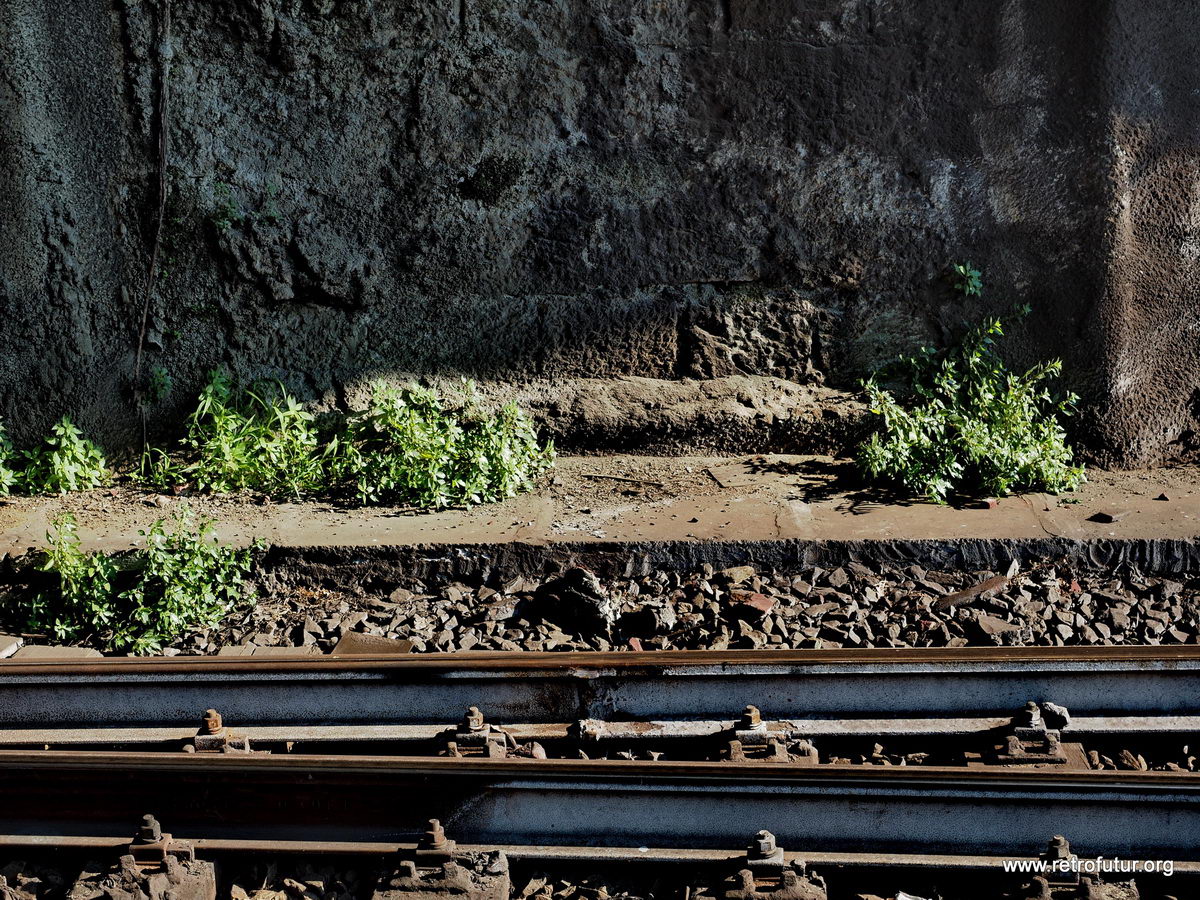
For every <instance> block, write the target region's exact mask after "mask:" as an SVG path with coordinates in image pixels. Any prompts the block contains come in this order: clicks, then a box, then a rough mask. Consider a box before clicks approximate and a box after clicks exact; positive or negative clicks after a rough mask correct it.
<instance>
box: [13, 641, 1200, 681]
mask: <svg viewBox="0 0 1200 900" xmlns="http://www.w3.org/2000/svg"><path fill="white" fill-rule="evenodd" d="M1022 664H1048V665H1072V664H1077V665H1105V664H1113V665H1119V664H1134V665H1144V666H1153V667H1161V668H1173V667H1179V668H1182V669H1195V668H1198V667H1200V645H1179V646H1170V647H1162V646H1157V647H1155V646H1105V647H954V648H897V649H885V648H870V649H861V650H847V649H838V650H832V649H831V650H655V651H644V652H638V651H617V652H563V653H557V652H508V651H482V652H479V651H465V652H454V653H427V654H411V655H405V656H396V655H363V656H314V657H300V658H295V659H288V658H277V657H264V658H255V657H253V656H250V657H223V656H190V657H184V656H174V657H102V658H98V659H97V658H87V659H79V660H72V659H30V660H23V659H20V658H15V659H7V660H0V681H3V680H4V679H5V678H10V677H18V676H25V677H28V676H34V677H36V676H46V677H103V676H126V675H211V676H218V675H225V674H239V675H302V674H309V675H312V674H315V675H321V674H334V673H353V672H396V673H401V672H404V673H411V674H414V675H415V674H417V673H422V672H423V673H429V674H439V673H445V672H460V673H464V674H469V673H471V672H480V673H484V672H513V673H529V674H534V673H538V672H563V671H570V670H578V671H595V670H613V671H619V672H629V671H636V670H639V669H641V670H663V669H672V670H677V671H681V672H682V671H686V670H688V669H711V668H719V667H729V668H734V669H748V668H751V667H754V666H769V667H796V668H810V667H818V666H842V665H854V666H862V667H864V668H873V667H886V666H895V665H913V666H966V667H969V666H976V667H992V666H996V667H1002V666H1006V665H1022Z"/></svg>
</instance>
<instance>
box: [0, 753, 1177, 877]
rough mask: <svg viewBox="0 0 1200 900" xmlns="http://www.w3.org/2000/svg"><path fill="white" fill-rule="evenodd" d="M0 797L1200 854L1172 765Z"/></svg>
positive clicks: (378, 827)
mask: <svg viewBox="0 0 1200 900" xmlns="http://www.w3.org/2000/svg"><path fill="white" fill-rule="evenodd" d="M0 792H2V793H3V794H4V795H5V796H6V798H7V800H6V809H5V810H4V811H0V832H6V833H9V834H18V833H22V832H25V833H45V832H46V827H47V823H48V822H53V823H55V828H54V829H53V830H56V831H57V830H62V829H66V828H70V827H81V826H83V827H86V825H87V824H88V820H87V819H83V820H82V821H81V820H80V819H79V818H78V816H79V815H80V813H79V809H87V810H89V811H90V814H91V815H93V816H94V815H100V814H101V812H102V815H103V817H105V818H104V821H106V822H108V823H109V826H110V827H112V828H114V829H115V833H117V834H122V833H124V831H125V830H127V827H128V822H129V821H131V820H133V817H134V816H136V815H140V813H141V812H144V811H146V810H148V809H149V810H154V811H155V812H156V814H158V815H159V816H160V817H166V818H169V819H171V821H172V822H180V823H181V824H180V825H179V830H180V831H181V832H182V831H184V830H185V827H186V828H190V829H191V830H202V829H203V830H206V831H208V833H209V834H210V835H211V836H212V837H214V838H252V839H265V838H272V839H303V838H305V837H307V836H312V835H313V834H314V833H316V834H319V835H320V837H321V838H322V839H324V840H334V841H336V840H386V839H389V838H392V839H394V836H396V835H399V834H404V833H414V832H416V831H419V830H420V829H421V828H422V826H423V823H424V821H425V820H426V819H427V818H429V817H436V818H439V819H441V820H442V821H443V822H444V823H446V827H447V828H448V829H450V830H452V831H453V833H454V834H455V835H456V837H457V838H458V839H460V840H462V841H464V842H469V843H478V844H511V843H519V844H538V845H543V844H544V845H562V844H577V845H603V846H626V845H628V844H630V843H633V842H636V841H640V840H642V839H644V838H645V836H646V835H654V836H655V843H656V844H658V845H660V846H663V847H693V848H713V847H728V846H737V845H738V844H739V843H741V842H742V841H744V840H745V836H746V835H747V834H753V833H754V832H755V831H757V830H758V829H759V828H767V829H769V830H771V831H772V832H774V833H775V834H776V835H777V836H778V837H779V839H780V841H781V843H782V844H783V845H784V846H792V847H796V846H814V847H820V848H822V849H823V850H826V851H830V852H874V853H880V852H883V853H897V852H916V851H922V852H933V853H1002V852H1005V851H1006V850H1009V849H1011V848H1012V847H1014V846H1026V847H1035V846H1039V845H1040V844H1041V843H1042V842H1044V841H1045V839H1046V836H1047V835H1049V834H1055V833H1066V834H1069V835H1071V838H1072V840H1073V841H1075V842H1077V843H1078V844H1079V845H1081V846H1087V847H1089V848H1093V850H1094V851H1096V852H1102V853H1105V854H1108V855H1116V854H1120V855H1123V856H1126V857H1132V856H1133V855H1135V854H1136V855H1138V856H1141V857H1155V858H1163V857H1164V856H1166V855H1169V856H1170V857H1172V858H1175V859H1180V860H1192V861H1200V780H1198V779H1196V778H1195V777H1194V776H1193V775H1190V774H1188V773H1173V772H1108V771H1103V772H1100V771H1061V770H1052V769H1039V770H1021V771H1012V770H1000V769H963V768H953V767H944V768H943V767H924V766H922V767H872V766H829V767H819V768H808V767H802V766H791V765H772V764H761V763H740V764H739V763H711V762H686V761H685V762H670V763H668V762H652V763H651V762H641V761H628V760H609V761H594V760H525V759H496V760H492V759H448V758H414V757H372V756H356V757H323V756H284V755H280V756H274V755H245V754H213V755H201V754H197V755H190V754H178V755H175V754H162V753H158V754H154V753H119V752H91V753H79V752H74V753H72V752H65V751H44V752H36V753H21V752H16V751H0ZM72 798H73V799H72ZM72 803H74V804H75V806H72ZM113 823H118V824H115V825H114V824H113Z"/></svg>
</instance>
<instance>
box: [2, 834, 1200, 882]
mask: <svg viewBox="0 0 1200 900" xmlns="http://www.w3.org/2000/svg"><path fill="white" fill-rule="evenodd" d="M176 839H177V840H180V841H182V842H184V843H187V844H190V845H191V846H192V847H194V848H195V850H196V853H197V855H199V856H201V857H203V856H205V855H207V854H222V855H224V854H250V855H255V856H258V855H262V854H278V855H281V856H293V855H294V856H304V857H310V856H331V857H339V856H369V857H379V856H390V855H393V854H407V853H411V852H412V851H414V850H416V849H417V847H418V844H416V843H412V842H396V841H299V840H250V839H242V840H237V839H221V838H204V837H191V836H189V835H176ZM128 844H129V838H128V837H101V836H96V835H58V834H49V835H23V834H22V835H8V834H0V853H9V852H22V851H24V852H28V851H33V850H63V851H87V852H90V853H120V852H122V851H123V850H124V849H125V848H126V847H127V846H128ZM457 849H458V851H459V852H460V853H463V854H471V853H487V852H493V851H496V850H500V851H503V852H504V854H505V855H506V856H507V857H508V858H509V859H510V860H512V861H516V862H543V863H547V862H555V863H582V864H609V863H640V864H650V865H673V864H682V865H692V864H697V863H700V864H722V863H733V862H738V861H740V860H741V859H743V858H744V855H745V850H722V849H690V848H670V847H647V846H639V847H633V846H630V847H571V846H539V845H528V844H464V843H462V842H458V844H457ZM1023 849H1028V848H1023ZM783 858H784V860H785V861H787V862H789V863H791V862H803V863H806V864H808V865H810V866H832V867H837V868H839V869H858V868H870V869H877V868H881V867H886V868H889V869H930V870H940V871H957V872H997V873H1005V874H1009V873H1008V869H1009V868H1011V864H1012V862H1013V861H1017V860H1030V861H1033V860H1036V859H1038V858H1039V857H1037V856H1033V855H1028V854H1026V853H1012V854H1008V855H1004V856H988V855H982V854H930V853H833V852H829V851H825V850H799V851H798V850H785V851H784V854H783ZM1085 858H1086V851H1085ZM1173 862H1174V876H1175V877H1179V876H1187V877H1195V876H1197V875H1200V863H1195V862H1187V861H1173Z"/></svg>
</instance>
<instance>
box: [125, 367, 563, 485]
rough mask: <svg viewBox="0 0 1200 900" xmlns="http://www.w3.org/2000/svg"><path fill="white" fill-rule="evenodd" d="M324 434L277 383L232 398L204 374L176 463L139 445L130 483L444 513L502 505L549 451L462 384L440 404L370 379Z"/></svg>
mask: <svg viewBox="0 0 1200 900" xmlns="http://www.w3.org/2000/svg"><path fill="white" fill-rule="evenodd" d="M332 418H335V419H336V418H337V417H332ZM327 433H328V434H329V435H330V436H329V438H328V439H323V437H322V435H321V433H320V431H319V430H318V428H317V425H316V422H315V420H314V417H313V415H312V414H311V413H310V412H308V411H307V410H305V409H304V407H303V406H302V405H301V404H300V403H299V402H298V401H296V400H295V399H294V398H293V397H292V396H291V395H290V394H288V393H287V391H286V390H284V389H283V387H282V386H281V385H278V384H272V385H266V386H261V385H260V386H258V387H256V388H253V389H250V390H239V389H237V388H236V387H235V386H234V384H233V382H232V380H231V379H230V378H229V376H228V375H226V374H224V373H222V372H214V373H213V374H212V375H211V376H210V378H209V381H208V384H207V385H205V387H204V389H203V390H202V391H201V393H200V399H199V402H198V404H197V407H196V410H195V412H193V413H192V415H191V417H190V418H189V420H188V430H187V435H186V437H185V438H184V440H183V458H184V461H177V460H176V459H175V458H174V457H172V456H171V455H170V454H168V453H166V452H164V451H163V450H160V449H156V448H147V449H146V451H145V452H144V453H143V454H142V466H141V477H142V479H143V480H144V481H146V482H148V483H149V484H152V485H154V486H157V487H160V488H165V487H171V486H174V485H180V484H191V485H194V486H196V487H198V488H201V489H203V490H210V491H215V492H228V491H236V490H242V489H249V490H255V491H260V492H262V493H266V494H289V495H292V496H295V497H299V496H302V495H310V494H316V493H326V494H342V495H347V494H348V495H352V496H354V497H355V498H356V499H357V500H358V501H359V502H360V503H409V504H413V505H415V506H421V507H444V506H451V505H470V504H475V503H484V502H488V501H492V500H502V499H505V498H507V497H512V496H514V495H515V494H517V493H519V492H520V491H523V490H528V489H529V488H530V487H532V485H533V482H534V481H535V480H536V478H537V477H538V476H539V475H540V474H541V473H542V472H543V471H545V470H546V468H548V467H549V466H550V465H551V464H552V463H553V461H554V447H553V445H552V444H549V443H547V444H545V445H542V444H540V443H539V441H538V438H537V433H536V430H535V429H534V426H533V423H532V421H531V420H530V419H529V417H528V416H527V415H525V413H523V412H522V411H521V410H520V409H519V408H518V407H517V406H516V404H513V403H509V404H507V405H506V406H504V407H502V408H501V409H500V410H498V411H496V412H489V411H487V410H485V409H484V407H483V404H482V403H481V402H480V400H479V396H478V392H477V390H476V388H475V385H474V384H473V383H472V382H469V381H467V382H464V384H463V389H462V391H461V393H460V394H459V395H458V396H456V397H451V398H444V397H442V396H439V395H438V394H437V393H436V392H434V391H432V390H429V389H427V388H423V387H418V386H416V385H412V386H409V387H406V388H394V387H391V386H389V385H387V384H384V383H382V382H376V383H374V384H372V386H371V402H370V405H369V406H368V407H367V409H365V410H363V411H362V412H359V413H354V414H351V415H349V416H346V417H344V418H342V419H340V423H339V424H334V425H333V426H332V427H330V428H329V429H328V432H327Z"/></svg>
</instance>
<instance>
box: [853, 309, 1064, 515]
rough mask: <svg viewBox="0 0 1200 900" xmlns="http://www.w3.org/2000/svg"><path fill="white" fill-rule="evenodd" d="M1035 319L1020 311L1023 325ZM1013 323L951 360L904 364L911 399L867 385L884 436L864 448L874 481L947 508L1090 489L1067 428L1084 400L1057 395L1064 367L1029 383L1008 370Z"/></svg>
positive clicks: (926, 356) (1045, 368)
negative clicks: (950, 500) (953, 502)
mask: <svg viewBox="0 0 1200 900" xmlns="http://www.w3.org/2000/svg"><path fill="white" fill-rule="evenodd" d="M1028 312H1029V308H1028V307H1024V308H1022V309H1020V310H1018V311H1017V313H1016V315H1017V316H1018V317H1023V316H1025V315H1027V314H1028ZM1003 334H1004V323H1003V321H1002V320H1001V319H999V318H989V319H986V320H985V321H984V322H982V323H981V324H980V325H978V326H977V327H975V328H973V329H972V330H971V331H970V332H969V333H968V334H967V335H966V337H965V338H964V339H963V341H962V343H961V344H960V345H959V346H957V347H954V348H951V349H949V350H946V351H942V352H937V351H934V350H932V349H931V348H928V347H926V348H923V349H922V350H921V352H920V353H919V354H917V356H915V357H908V358H905V359H902V360H901V364H900V369H901V371H902V372H904V373H905V374H906V377H907V381H908V391H907V394H906V396H904V398H903V399H901V398H900V397H898V396H897V395H896V394H894V393H893V392H892V391H890V390H887V389H885V388H884V387H883V386H882V385H881V384H880V383H879V381H878V380H877V378H875V377H872V378H870V379H868V380H867V381H865V382H864V383H863V389H864V391H865V393H866V396H867V403H868V406H869V408H870V411H871V412H872V413H873V414H874V415H875V416H878V418H879V427H878V429H877V431H876V432H875V433H874V434H872V435H871V436H870V437H869V438H868V439H867V440H866V441H865V442H863V443H862V444H861V445H860V446H859V448H858V454H857V457H858V463H859V466H860V467H861V469H862V471H863V472H864V473H865V474H866V476H867V477H868V478H869V479H871V480H873V481H882V482H890V483H893V484H899V485H901V486H903V487H904V488H906V489H908V490H910V491H913V492H914V493H917V494H921V495H924V496H925V497H927V498H928V499H930V500H932V501H934V502H937V503H942V502H945V500H946V497H947V495H949V494H950V493H951V492H956V491H957V492H961V493H965V494H971V495H977V496H994V497H1000V496H1005V495H1007V494H1009V493H1012V492H1014V491H1020V490H1040V491H1048V492H1050V493H1059V492H1061V491H1070V490H1074V489H1075V488H1077V487H1078V486H1079V485H1080V484H1081V483H1082V482H1083V481H1084V469H1083V466H1082V465H1077V464H1075V463H1074V461H1073V453H1072V451H1071V448H1070V446H1069V445H1068V444H1067V439H1066V432H1065V431H1064V430H1063V427H1062V425H1061V418H1063V417H1066V416H1069V415H1071V414H1072V413H1073V412H1074V409H1075V405H1076V403H1077V400H1078V398H1077V397H1076V396H1075V395H1074V394H1069V393H1068V394H1066V395H1065V396H1063V397H1060V398H1055V397H1054V396H1053V395H1052V394H1051V392H1050V389H1049V386H1048V385H1049V383H1050V382H1052V381H1053V380H1054V379H1055V378H1056V377H1057V376H1058V375H1059V374H1060V373H1061V371H1062V364H1061V362H1059V361H1058V360H1053V361H1050V362H1045V363H1040V364H1038V365H1036V366H1033V367H1032V368H1030V369H1029V370H1028V371H1026V372H1023V373H1013V372H1010V371H1009V370H1008V368H1007V367H1006V365H1005V363H1004V361H1003V359H1002V357H1001V355H1000V353H999V351H998V348H997V341H998V340H999V339H1000V338H1001V337H1002V336H1003Z"/></svg>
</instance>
